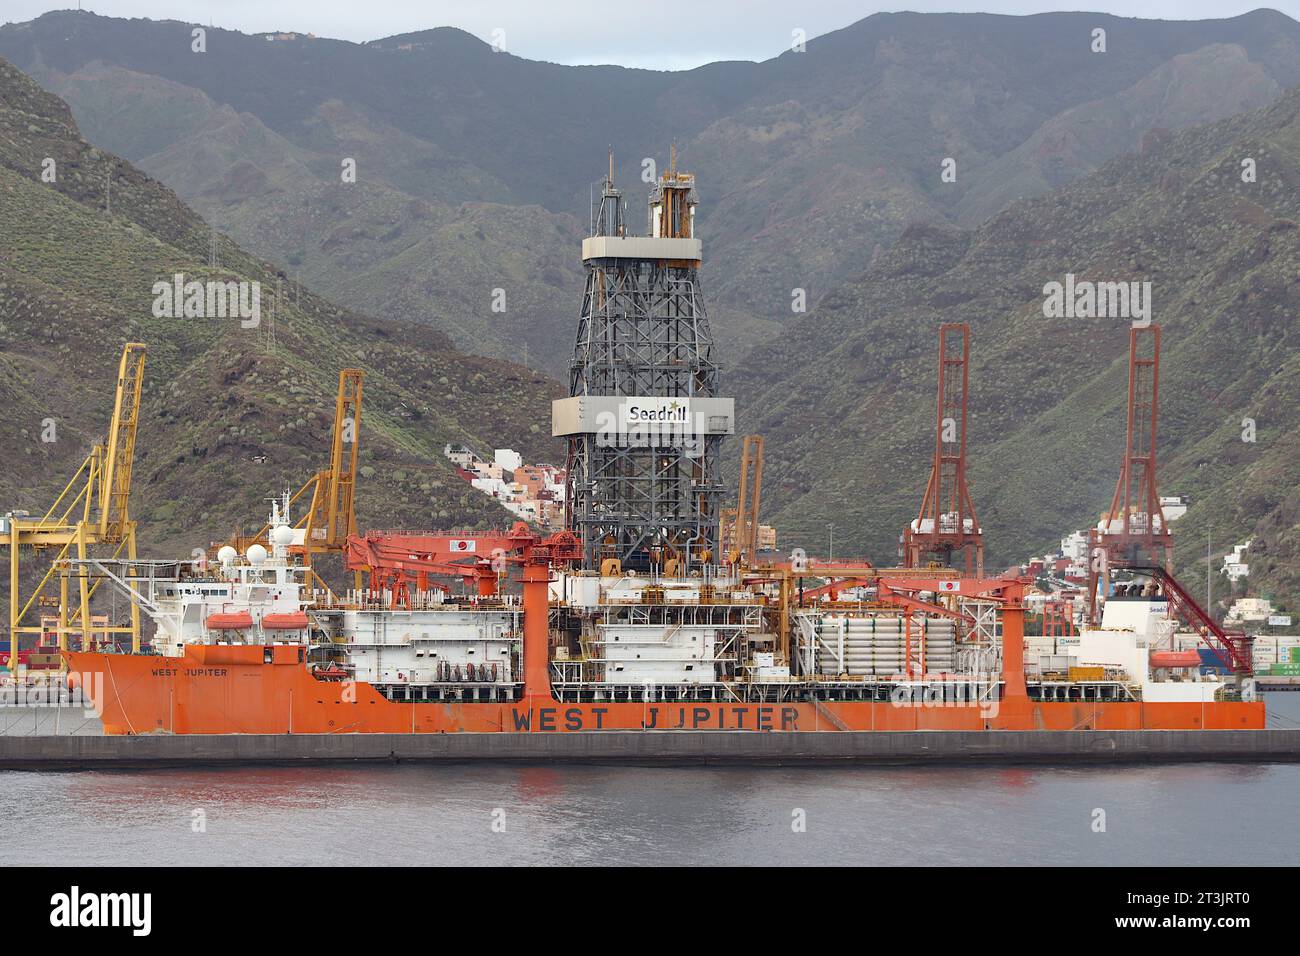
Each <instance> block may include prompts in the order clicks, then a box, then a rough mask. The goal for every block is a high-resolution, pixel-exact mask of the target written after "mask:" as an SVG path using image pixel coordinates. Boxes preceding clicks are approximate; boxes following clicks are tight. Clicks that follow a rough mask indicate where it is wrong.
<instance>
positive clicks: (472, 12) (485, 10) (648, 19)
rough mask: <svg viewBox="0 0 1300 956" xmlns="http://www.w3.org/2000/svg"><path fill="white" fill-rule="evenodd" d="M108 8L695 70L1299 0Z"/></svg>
mask: <svg viewBox="0 0 1300 956" xmlns="http://www.w3.org/2000/svg"><path fill="white" fill-rule="evenodd" d="M82 4H83V7H84V9H87V10H93V11H94V12H95V13H98V14H101V15H103V16H112V17H149V18H152V19H155V20H185V21H188V22H192V23H203V24H208V23H211V24H212V25H214V26H218V27H225V28H227V29H234V30H242V31H244V32H245V33H264V32H267V31H270V30H294V31H298V32H301V33H306V32H311V33H315V34H316V35H317V36H326V37H336V38H339V39H343V40H354V41H365V40H375V39H378V38H380V37H386V36H392V35H393V34H395V33H409V32H411V31H414V30H427V29H429V28H431V27H440V26H454V27H460V28H461V29H463V30H467V31H468V32H470V33H473V34H474V35H475V36H478V37H480V38H482V39H484V40H490V39H491V37H492V34H493V31H494V30H497V29H500V30H504V31H505V34H504V35H505V48H506V50H507V51H508V52H510V53H514V54H516V55H518V56H523V57H527V58H529V59H533V60H551V61H554V62H558V63H619V64H622V65H624V66H637V67H645V68H648V69H657V70H677V69H689V68H690V67H694V66H699V65H700V64H701V63H708V62H711V61H713V60H765V59H768V58H769V57H773V56H776V55H778V54H780V53H781V52H782V51H783V50H785V49H787V48H788V46H789V44H790V34H791V31H792V30H794V29H795V28H800V29H802V30H804V31H805V32H806V35H807V36H808V37H809V38H812V37H815V36H819V35H820V34H823V33H829V32H830V31H832V30H837V29H839V28H840V27H845V26H848V25H849V24H850V23H854V22H855V21H857V20H861V19H862V18H864V17H868V16H870V15H871V14H873V13H877V12H879V11H881V10H898V9H905V10H918V11H923V12H937V11H948V12H951V11H962V12H974V11H979V12H984V13H1010V14H1027V13H1046V12H1050V11H1052V10H1060V9H1067V10H1068V9H1087V10H1097V11H1102V12H1106V13H1113V14H1117V15H1120V16H1136V17H1148V18H1153V19H1169V20H1188V19H1201V18H1219V17H1232V16H1236V15H1238V14H1241V13H1245V12H1247V11H1249V10H1253V9H1256V8H1258V7H1261V6H1268V7H1272V8H1273V9H1275V10H1281V11H1282V12H1283V13H1285V14H1287V15H1288V16H1291V17H1293V18H1295V19H1300V0H1272V2H1261V0H1254V2H1248V0H1247V2H1235V0H1121V2H1107V0H1058V2H1057V3H1044V2H1038V0H980V2H968V0H937V2H930V0H910V2H906V3H903V4H876V3H872V2H870V0H696V2H679V3H662V2H652V3H646V2H637V0H462V2H458V3H449V2H444V0H82ZM69 6H72V7H75V6H76V0H72V2H71V3H68V2H63V3H52V2H50V0H0V8H3V9H0V22H5V21H23V20H31V19H34V18H35V17H38V16H40V15H41V14H42V13H45V12H46V11H49V10H57V9H66V8H67V7H69Z"/></svg>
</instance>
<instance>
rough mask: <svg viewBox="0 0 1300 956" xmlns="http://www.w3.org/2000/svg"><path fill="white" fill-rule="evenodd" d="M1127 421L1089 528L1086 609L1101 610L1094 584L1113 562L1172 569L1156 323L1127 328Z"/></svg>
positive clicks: (1092, 613)
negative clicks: (1159, 463) (1103, 506)
mask: <svg viewBox="0 0 1300 956" xmlns="http://www.w3.org/2000/svg"><path fill="white" fill-rule="evenodd" d="M1128 343H1129V344H1128V426H1127V437H1126V441H1125V446H1124V461H1123V463H1122V464H1121V466H1120V472H1119V481H1118V483H1117V484H1116V485H1115V496H1114V498H1112V499H1111V502H1110V509H1109V510H1108V511H1106V512H1105V513H1104V514H1102V516H1101V520H1100V521H1098V522H1097V526H1096V527H1094V528H1092V529H1090V530H1089V531H1088V613H1089V619H1090V620H1092V621H1093V622H1094V623H1095V622H1096V621H1097V619H1098V612H1099V610H1100V607H1099V602H1098V600H1097V598H1098V588H1099V587H1100V588H1101V589H1103V590H1104V589H1106V588H1108V587H1109V584H1110V570H1111V569H1112V568H1115V567H1123V566H1126V565H1128V566H1134V565H1138V566H1141V565H1146V566H1151V567H1158V568H1163V569H1164V570H1165V571H1171V570H1172V569H1173V557H1174V541H1173V536H1172V535H1170V533H1169V523H1168V522H1167V521H1165V513H1164V510H1163V509H1162V508H1161V507H1160V493H1159V491H1158V490H1157V489H1156V430H1157V425H1158V421H1159V402H1158V398H1159V391H1160V326H1158V325H1150V326H1146V327H1143V328H1138V327H1137V326H1133V327H1131V328H1130V329H1129V340H1128Z"/></svg>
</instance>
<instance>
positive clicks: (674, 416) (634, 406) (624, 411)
mask: <svg viewBox="0 0 1300 956" xmlns="http://www.w3.org/2000/svg"><path fill="white" fill-rule="evenodd" d="M619 413H620V415H621V416H622V419H623V424H625V425H629V426H633V425H681V426H683V427H685V426H687V425H689V424H691V400H690V399H689V398H631V399H628V400H627V401H625V402H624V403H623V404H622V405H621V406H620V407H619Z"/></svg>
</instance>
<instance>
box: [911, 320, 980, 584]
mask: <svg viewBox="0 0 1300 956" xmlns="http://www.w3.org/2000/svg"><path fill="white" fill-rule="evenodd" d="M969 380H970V326H969V325H967V324H966V323H965V322H957V323H945V324H944V325H941V326H939V402H938V415H937V418H936V424H935V440H934V464H933V467H932V468H931V471H930V482H929V484H928V485H926V488H925V497H924V499H922V501H921V511H920V514H918V515H917V517H916V519H915V520H914V521H913V522H912V523H911V524H910V525H908V527H907V529H906V530H905V531H904V532H903V566H904V567H908V568H916V567H921V566H922V563H923V562H924V561H926V560H936V559H937V560H938V561H940V562H941V563H942V564H944V565H945V566H947V567H951V566H952V562H953V554H954V552H960V553H961V554H963V555H964V557H965V571H966V574H967V575H972V574H973V575H976V576H977V577H983V575H984V532H983V529H981V528H980V522H979V518H978V517H976V515H975V506H974V505H973V504H972V503H971V498H970V491H969V489H968V488H967V487H966V420H967V396H968V393H969Z"/></svg>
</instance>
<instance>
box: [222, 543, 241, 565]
mask: <svg viewBox="0 0 1300 956" xmlns="http://www.w3.org/2000/svg"><path fill="white" fill-rule="evenodd" d="M237 557H239V552H238V551H236V550H235V549H234V548H232V547H231V546H230V545H228V544H227V545H222V547H221V550H220V551H218V552H217V560H218V561H220V562H221V563H222V564H234V563H235V558H237Z"/></svg>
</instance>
